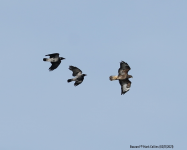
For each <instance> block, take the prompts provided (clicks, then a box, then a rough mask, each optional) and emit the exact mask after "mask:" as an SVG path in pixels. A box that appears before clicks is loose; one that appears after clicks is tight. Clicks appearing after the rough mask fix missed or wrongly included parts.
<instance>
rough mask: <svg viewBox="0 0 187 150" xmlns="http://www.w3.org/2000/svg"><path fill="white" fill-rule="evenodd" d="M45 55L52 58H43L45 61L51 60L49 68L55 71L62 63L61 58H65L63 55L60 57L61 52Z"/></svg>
mask: <svg viewBox="0 0 187 150" xmlns="http://www.w3.org/2000/svg"><path fill="white" fill-rule="evenodd" d="M45 56H50V58H44V59H43V61H48V62H51V64H52V65H51V67H50V68H49V71H53V70H54V69H56V68H57V67H58V66H59V65H60V63H61V60H63V59H65V58H63V57H59V53H53V54H48V55H45Z"/></svg>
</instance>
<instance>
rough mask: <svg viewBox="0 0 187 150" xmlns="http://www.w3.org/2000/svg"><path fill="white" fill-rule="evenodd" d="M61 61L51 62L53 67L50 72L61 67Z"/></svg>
mask: <svg viewBox="0 0 187 150" xmlns="http://www.w3.org/2000/svg"><path fill="white" fill-rule="evenodd" d="M60 63H61V61H60V60H59V61H57V62H51V64H52V65H51V67H50V68H49V71H53V70H54V69H56V68H57V67H58V66H59V65H60Z"/></svg>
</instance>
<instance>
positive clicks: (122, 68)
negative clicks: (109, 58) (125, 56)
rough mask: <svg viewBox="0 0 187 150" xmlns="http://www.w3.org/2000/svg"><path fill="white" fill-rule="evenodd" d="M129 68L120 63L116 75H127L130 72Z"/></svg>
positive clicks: (122, 62)
mask: <svg viewBox="0 0 187 150" xmlns="http://www.w3.org/2000/svg"><path fill="white" fill-rule="evenodd" d="M130 69H131V68H130V66H129V65H128V64H127V63H126V62H124V61H121V62H120V68H119V69H118V74H119V75H125V74H127V73H128V71H129V70H130Z"/></svg>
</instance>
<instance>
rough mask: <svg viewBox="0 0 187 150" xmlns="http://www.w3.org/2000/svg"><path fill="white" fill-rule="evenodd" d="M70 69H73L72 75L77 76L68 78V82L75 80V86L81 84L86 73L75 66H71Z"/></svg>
mask: <svg viewBox="0 0 187 150" xmlns="http://www.w3.org/2000/svg"><path fill="white" fill-rule="evenodd" d="M69 70H71V71H73V74H72V76H74V77H75V78H72V79H68V80H67V82H71V81H75V83H74V86H77V85H79V84H81V83H82V82H83V80H84V76H86V74H82V71H81V70H80V69H79V68H77V67H74V66H69Z"/></svg>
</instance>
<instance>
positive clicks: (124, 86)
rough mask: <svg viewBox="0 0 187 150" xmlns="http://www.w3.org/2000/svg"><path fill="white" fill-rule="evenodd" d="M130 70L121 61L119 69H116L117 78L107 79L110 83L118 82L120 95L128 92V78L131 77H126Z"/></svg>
mask: <svg viewBox="0 0 187 150" xmlns="http://www.w3.org/2000/svg"><path fill="white" fill-rule="evenodd" d="M130 69H131V68H130V66H129V65H128V64H127V63H126V62H124V61H121V62H120V68H119V69H118V76H110V77H109V79H110V81H113V80H119V84H120V85H121V95H122V94H125V93H126V92H127V91H129V90H130V87H131V81H129V78H132V76H131V75H128V71H129V70H130Z"/></svg>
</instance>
